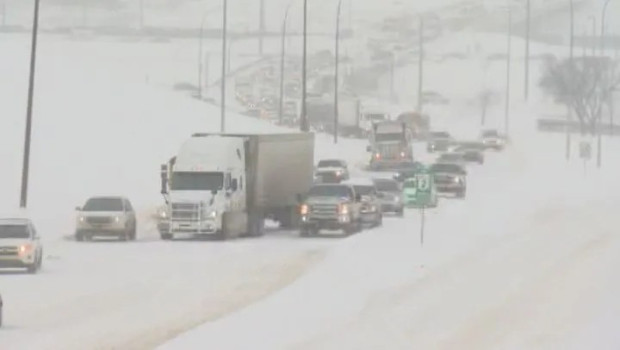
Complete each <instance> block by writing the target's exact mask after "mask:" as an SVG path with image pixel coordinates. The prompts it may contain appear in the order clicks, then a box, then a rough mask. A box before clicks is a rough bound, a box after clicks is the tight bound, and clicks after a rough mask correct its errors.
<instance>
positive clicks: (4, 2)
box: [2, 0, 6, 27]
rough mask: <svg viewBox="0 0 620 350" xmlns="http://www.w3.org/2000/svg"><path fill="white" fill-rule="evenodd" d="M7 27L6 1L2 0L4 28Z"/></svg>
mask: <svg viewBox="0 0 620 350" xmlns="http://www.w3.org/2000/svg"><path fill="white" fill-rule="evenodd" d="M5 26H6V0H2V27H5Z"/></svg>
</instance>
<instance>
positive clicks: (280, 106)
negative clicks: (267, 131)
mask: <svg viewBox="0 0 620 350" xmlns="http://www.w3.org/2000/svg"><path fill="white" fill-rule="evenodd" d="M292 4H293V2H292V1H291V2H289V3H288V5H287V6H286V10H284V19H283V20H282V34H281V38H280V48H281V50H280V100H279V101H278V118H279V119H278V120H279V121H280V125H282V119H283V116H284V67H285V62H284V60H285V58H286V24H287V22H288V13H289V11H290V9H291V5H292Z"/></svg>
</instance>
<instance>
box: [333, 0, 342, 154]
mask: <svg viewBox="0 0 620 350" xmlns="http://www.w3.org/2000/svg"><path fill="white" fill-rule="evenodd" d="M341 8H342V0H338V8H337V9H336V39H335V41H336V47H335V56H336V58H335V60H336V62H334V63H335V68H334V143H338V122H339V109H338V103H339V101H338V93H339V91H338V90H339V89H338V84H339V80H338V75H339V74H340V10H341Z"/></svg>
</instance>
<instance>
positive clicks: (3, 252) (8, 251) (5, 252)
mask: <svg viewBox="0 0 620 350" xmlns="http://www.w3.org/2000/svg"><path fill="white" fill-rule="evenodd" d="M15 255H17V247H0V256H15Z"/></svg>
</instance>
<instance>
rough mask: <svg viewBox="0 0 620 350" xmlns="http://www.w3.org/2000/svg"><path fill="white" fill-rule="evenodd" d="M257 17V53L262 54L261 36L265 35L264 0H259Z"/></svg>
mask: <svg viewBox="0 0 620 350" xmlns="http://www.w3.org/2000/svg"><path fill="white" fill-rule="evenodd" d="M259 16H260V17H259V19H258V21H259V22H258V23H259V24H258V30H259V32H260V33H259V37H258V54H259V55H261V56H262V55H263V38H264V35H265V0H260V9H259Z"/></svg>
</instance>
